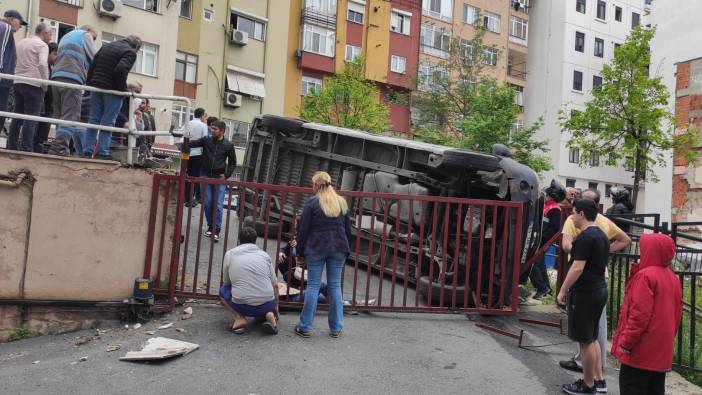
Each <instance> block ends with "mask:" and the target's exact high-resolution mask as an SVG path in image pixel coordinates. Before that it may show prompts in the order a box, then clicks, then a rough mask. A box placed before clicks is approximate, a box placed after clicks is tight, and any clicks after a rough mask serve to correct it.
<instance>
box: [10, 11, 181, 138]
mask: <svg viewBox="0 0 702 395" xmlns="http://www.w3.org/2000/svg"><path fill="white" fill-rule="evenodd" d="M0 7H2V10H7V9H16V10H18V11H20V12H21V13H22V14H23V15H24V16H25V19H27V21H28V22H29V26H28V27H27V28H26V29H21V30H20V31H18V32H17V33H16V34H15V39H16V40H20V39H22V38H24V37H26V36H29V35H31V34H33V32H34V28H35V27H36V25H37V24H39V23H41V22H46V23H48V24H49V25H50V26H51V27H52V28H53V37H52V41H58V40H59V39H60V38H61V37H63V35H64V34H66V33H68V32H70V31H71V30H73V29H75V28H76V27H79V26H82V25H86V24H88V25H92V26H94V27H95V28H96V29H97V31H98V32H99V36H98V42H97V43H96V45H97V46H98V47H100V46H101V45H102V44H103V43H106V42H110V41H114V40H116V39H118V38H121V37H125V36H128V35H130V34H135V35H138V36H139V37H141V39H142V40H143V42H144V45H143V47H142V48H141V50H140V51H139V53H138V54H137V61H136V64H135V65H134V68H133V69H132V72H131V74H130V76H129V78H130V79H131V80H133V81H138V82H140V83H141V84H142V85H143V86H144V92H148V93H153V94H162V95H172V94H173V90H172V89H170V85H171V84H170V83H169V82H170V81H172V80H173V75H174V73H175V55H176V43H175V40H174V39H173V38H174V37H175V35H176V34H177V21H178V10H177V7H175V6H173V5H172V4H171V2H169V1H168V0H122V1H121V3H120V2H116V1H112V0H99V1H98V0H3V1H2V2H1V3H0ZM152 104H153V106H154V108H155V110H156V111H155V117H156V122H157V126H158V127H159V129H164V130H165V129H168V127H169V125H170V120H171V115H170V111H171V102H166V101H154V102H153V103H152Z"/></svg>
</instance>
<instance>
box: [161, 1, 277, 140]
mask: <svg viewBox="0 0 702 395" xmlns="http://www.w3.org/2000/svg"><path fill="white" fill-rule="evenodd" d="M289 6H290V1H287V0H283V1H270V0H267V1H252V0H230V1H218V2H210V1H203V0H184V1H181V2H180V3H179V7H180V20H179V23H178V25H179V27H178V52H177V54H176V55H177V56H176V74H175V78H174V81H173V92H174V94H177V95H184V96H188V97H191V98H193V99H194V103H195V106H197V107H203V108H205V109H206V110H207V112H208V114H209V115H213V116H216V117H218V118H221V119H222V120H223V121H224V122H225V123H226V124H227V132H228V136H229V137H230V138H231V139H232V140H233V141H234V142H235V144H237V145H239V146H243V145H244V144H245V142H246V133H247V131H248V129H249V127H250V123H251V120H252V119H253V118H254V117H255V116H257V115H260V114H267V113H271V114H281V113H282V111H283V95H282V93H281V92H280V87H281V86H282V85H283V83H284V79H285V61H286V56H285V55H286V47H285V46H286V44H287V30H288V29H287V23H288V13H289ZM174 112H175V113H176V114H177V117H176V119H175V120H174V122H175V123H177V124H179V125H182V124H183V123H185V122H186V121H187V120H188V119H189V114H185V113H184V112H183V109H181V108H176V109H175V111H174Z"/></svg>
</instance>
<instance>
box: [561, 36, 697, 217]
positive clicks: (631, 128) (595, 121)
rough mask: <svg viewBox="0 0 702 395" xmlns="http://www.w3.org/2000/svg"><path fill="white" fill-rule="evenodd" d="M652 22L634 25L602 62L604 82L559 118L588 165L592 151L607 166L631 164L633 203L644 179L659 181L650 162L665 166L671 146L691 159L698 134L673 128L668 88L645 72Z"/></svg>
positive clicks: (569, 141) (647, 71)
mask: <svg viewBox="0 0 702 395" xmlns="http://www.w3.org/2000/svg"><path fill="white" fill-rule="evenodd" d="M654 34H655V28H644V27H642V26H638V27H636V28H635V29H634V30H632V31H631V33H630V34H629V36H628V37H627V39H626V41H625V42H624V43H623V44H622V45H621V46H620V47H619V48H616V49H615V51H614V59H612V60H611V61H610V63H609V64H605V65H604V67H603V68H602V82H603V84H602V87H601V88H600V89H593V91H592V99H591V100H590V101H588V102H587V103H586V105H585V111H582V112H577V111H572V112H571V113H570V114H568V113H566V111H564V110H561V113H560V124H561V127H562V131H563V133H568V134H569V135H570V139H569V140H568V143H567V146H568V147H569V148H577V149H579V150H580V165H581V166H583V167H584V166H589V165H590V163H591V162H590V160H591V158H592V156H593V154H596V155H599V156H601V157H605V158H606V160H605V163H606V164H607V165H610V166H616V165H617V164H620V163H624V164H625V165H626V166H627V167H628V168H632V169H633V170H634V191H633V196H632V203H633V204H634V205H636V201H637V199H638V195H639V188H640V185H641V183H642V182H645V181H646V180H651V181H658V178H657V176H656V174H655V173H654V171H653V168H654V166H656V165H661V166H664V165H665V162H666V159H667V158H668V157H669V155H670V151H671V150H672V149H673V148H675V147H678V148H679V150H678V151H677V152H678V154H680V155H682V156H685V157H686V158H689V159H690V160H694V158H695V153H694V151H693V150H691V149H690V147H691V146H694V145H696V142H697V141H698V139H699V138H698V137H697V136H696V135H693V134H692V133H691V132H689V131H686V132H683V133H682V134H680V135H679V136H677V137H676V136H674V135H673V133H672V125H673V122H674V116H673V114H671V113H670V112H668V110H667V106H668V98H669V97H670V94H669V92H668V90H667V89H666V87H665V85H663V82H662V81H661V77H660V76H656V77H651V76H650V75H649V64H650V62H651V54H650V50H649V43H650V41H651V39H652V38H653V36H654Z"/></svg>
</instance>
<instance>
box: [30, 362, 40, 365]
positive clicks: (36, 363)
mask: <svg viewBox="0 0 702 395" xmlns="http://www.w3.org/2000/svg"><path fill="white" fill-rule="evenodd" d="M39 362H41V361H34V362H32V363H33V364H34V365H38V364H39Z"/></svg>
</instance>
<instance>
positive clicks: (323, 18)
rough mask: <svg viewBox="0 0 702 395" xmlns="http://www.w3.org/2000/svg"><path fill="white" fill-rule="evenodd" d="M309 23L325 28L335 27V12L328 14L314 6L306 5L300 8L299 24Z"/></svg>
mask: <svg viewBox="0 0 702 395" xmlns="http://www.w3.org/2000/svg"><path fill="white" fill-rule="evenodd" d="M304 23H310V24H313V25H317V26H321V27H324V28H327V29H333V30H334V29H336V14H328V13H326V12H323V11H320V10H318V9H316V8H312V7H307V8H304V9H303V10H302V21H301V24H304Z"/></svg>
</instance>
